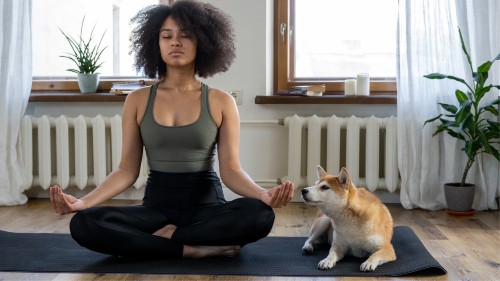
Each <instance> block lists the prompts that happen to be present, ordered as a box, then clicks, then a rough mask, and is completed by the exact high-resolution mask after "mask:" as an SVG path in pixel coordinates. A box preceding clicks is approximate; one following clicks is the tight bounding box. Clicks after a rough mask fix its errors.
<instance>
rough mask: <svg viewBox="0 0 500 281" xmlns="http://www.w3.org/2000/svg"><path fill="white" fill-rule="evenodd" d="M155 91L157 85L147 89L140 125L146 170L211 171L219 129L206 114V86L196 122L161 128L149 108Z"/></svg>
mask: <svg viewBox="0 0 500 281" xmlns="http://www.w3.org/2000/svg"><path fill="white" fill-rule="evenodd" d="M157 88H158V84H154V85H152V86H151V90H150V93H149V98H148V105H147V107H146V111H145V112H144V116H143V118H142V120H141V125H140V127H141V128H140V129H141V136H142V143H143V144H144V147H145V149H146V155H147V157H148V165H149V168H150V169H151V170H155V171H160V172H169V173H187V172H200V171H207V170H212V169H213V166H214V159H215V149H216V145H217V140H218V133H219V130H218V128H217V125H216V123H215V122H214V120H213V118H212V115H211V114H210V107H209V104H208V86H207V85H205V84H203V83H202V84H201V112H200V116H199V117H198V120H196V121H195V122H194V123H192V124H189V125H184V126H163V125H160V124H158V123H157V122H156V120H155V119H154V115H153V107H154V102H155V97H156V89H157Z"/></svg>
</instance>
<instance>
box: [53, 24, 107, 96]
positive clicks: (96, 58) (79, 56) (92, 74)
mask: <svg viewBox="0 0 500 281" xmlns="http://www.w3.org/2000/svg"><path fill="white" fill-rule="evenodd" d="M84 23H85V17H83V19H82V24H81V27H80V34H79V35H78V37H77V38H76V39H75V38H74V37H72V36H70V35H68V34H67V33H66V32H64V31H63V30H62V29H60V28H59V30H60V31H61V33H62V34H63V35H64V37H65V38H66V40H67V41H68V43H69V45H70V47H71V50H72V52H71V53H67V54H66V55H62V56H60V57H63V58H67V59H69V60H71V61H73V62H74V63H75V64H76V67H77V68H76V69H74V68H71V69H66V70H67V71H70V72H74V73H76V74H77V75H78V86H79V87H80V92H82V93H95V92H96V91H97V87H98V86H99V73H98V72H96V71H97V70H98V69H99V68H100V67H101V66H102V62H100V58H101V55H102V53H103V52H104V50H105V49H106V48H107V47H101V43H102V40H103V38H104V35H105V34H106V32H104V33H103V34H102V36H101V39H100V40H99V42H97V44H96V42H94V29H95V25H94V27H93V28H92V31H91V32H90V35H89V37H88V38H87V39H85V38H84V37H83V25H84Z"/></svg>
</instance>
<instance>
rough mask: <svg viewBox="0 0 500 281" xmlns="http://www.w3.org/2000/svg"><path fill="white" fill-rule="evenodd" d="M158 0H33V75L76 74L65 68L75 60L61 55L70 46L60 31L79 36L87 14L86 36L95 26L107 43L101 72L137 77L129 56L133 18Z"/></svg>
mask: <svg viewBox="0 0 500 281" xmlns="http://www.w3.org/2000/svg"><path fill="white" fill-rule="evenodd" d="M155 3H158V0H141V1H136V0H71V1H68V0H43V1H42V0H35V1H33V9H32V13H33V22H32V25H33V26H32V31H33V76H50V77H53V76H75V74H74V73H72V72H68V71H66V69H68V68H75V65H74V63H73V62H71V61H70V60H69V59H66V58H61V57H60V56H61V55H63V54H65V53H68V52H71V48H70V46H69V44H68V42H67V41H66V39H65V38H64V36H63V35H62V33H61V32H60V31H59V29H58V28H61V29H62V30H63V31H64V32H66V33H67V34H69V35H71V36H73V37H75V38H76V37H77V36H78V35H79V33H80V26H81V22H82V19H83V17H84V16H85V25H84V29H83V37H84V38H88V36H89V35H90V32H91V30H92V28H93V26H94V25H95V31H94V37H95V40H99V39H100V37H101V36H102V34H103V32H106V33H105V36H104V39H103V42H102V45H101V46H107V48H106V50H105V51H104V52H103V54H102V56H101V58H102V62H103V65H102V67H101V68H99V70H98V72H99V73H101V75H103V76H136V75H138V74H137V73H136V72H135V70H134V69H133V57H132V55H129V54H128V53H129V46H130V43H129V34H130V29H131V26H130V24H129V21H130V19H131V18H132V17H133V16H134V15H135V14H136V13H137V12H138V11H139V10H140V9H142V8H143V7H145V6H147V5H150V4H155Z"/></svg>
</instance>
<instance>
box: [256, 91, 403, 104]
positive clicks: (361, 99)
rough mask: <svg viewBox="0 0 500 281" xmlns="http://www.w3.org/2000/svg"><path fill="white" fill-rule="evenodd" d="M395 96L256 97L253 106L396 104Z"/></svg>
mask: <svg viewBox="0 0 500 281" xmlns="http://www.w3.org/2000/svg"><path fill="white" fill-rule="evenodd" d="M396 103H397V95H395V94H380V93H377V94H374V95H371V96H345V95H341V94H328V95H323V96H318V97H309V96H277V95H274V96H256V97H255V104H366V105H370V104H396Z"/></svg>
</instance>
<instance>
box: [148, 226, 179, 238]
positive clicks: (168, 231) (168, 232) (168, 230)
mask: <svg viewBox="0 0 500 281" xmlns="http://www.w3.org/2000/svg"><path fill="white" fill-rule="evenodd" d="M176 229H177V226H175V225H173V224H167V225H165V226H164V227H162V228H160V229H158V230H157V231H155V232H154V233H153V235H156V236H161V237H165V238H168V239H172V234H174V231H175V230H176Z"/></svg>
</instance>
